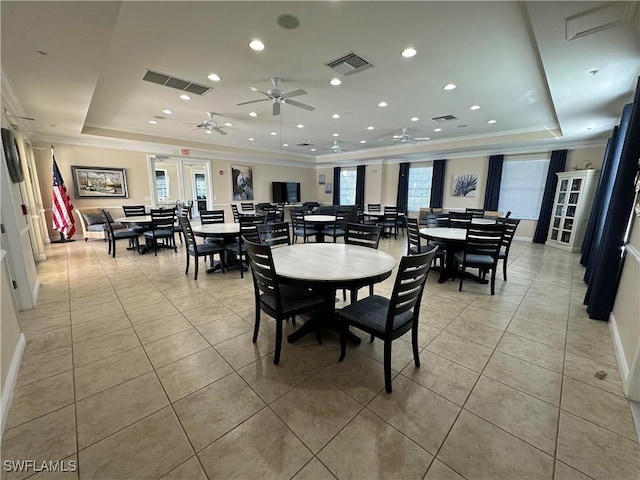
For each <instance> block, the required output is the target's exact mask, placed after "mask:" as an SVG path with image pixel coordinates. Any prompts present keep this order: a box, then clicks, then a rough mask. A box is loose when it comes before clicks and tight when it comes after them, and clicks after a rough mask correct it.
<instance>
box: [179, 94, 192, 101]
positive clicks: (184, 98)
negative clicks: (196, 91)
mask: <svg viewBox="0 0 640 480" xmlns="http://www.w3.org/2000/svg"><path fill="white" fill-rule="evenodd" d="M180 99H181V100H191V97H190V96H189V95H187V94H186V93H183V94H182V95H180Z"/></svg>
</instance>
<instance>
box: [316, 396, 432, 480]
mask: <svg viewBox="0 0 640 480" xmlns="http://www.w3.org/2000/svg"><path fill="white" fill-rule="evenodd" d="M318 458H319V459H320V460H321V461H322V463H324V464H325V465H326V466H327V467H328V468H329V470H331V472H333V474H334V475H335V476H336V477H338V478H403V479H411V478H416V479H419V478H422V477H423V476H424V474H425V473H426V471H427V468H428V466H429V464H430V462H431V460H432V458H433V457H432V456H431V455H430V454H429V453H427V452H426V451H425V450H423V449H421V448H420V447H418V446H417V445H416V444H415V443H413V442H412V441H411V440H409V439H408V438H406V437H405V436H403V435H402V434H401V433H399V432H398V431H397V430H395V429H394V428H393V427H391V426H390V425H388V424H387V423H385V422H384V421H382V420H381V419H380V418H378V417H377V416H375V415H374V414H373V413H371V412H370V411H368V410H367V409H365V410H363V411H362V412H361V413H360V414H358V416H357V417H356V418H354V419H353V420H352V421H351V422H350V423H349V424H348V425H347V426H346V427H345V428H344V429H343V430H342V431H341V432H340V433H339V434H338V435H337V436H336V437H335V438H334V439H333V440H332V441H331V442H330V443H329V444H328V445H327V446H326V447H325V448H324V449H323V450H322V451H321V452H320V454H319V455H318ZM381 458H384V461H381Z"/></svg>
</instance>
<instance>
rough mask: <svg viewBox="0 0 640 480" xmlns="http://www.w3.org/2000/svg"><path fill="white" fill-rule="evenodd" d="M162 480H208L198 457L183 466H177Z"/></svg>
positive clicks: (192, 458)
mask: <svg viewBox="0 0 640 480" xmlns="http://www.w3.org/2000/svg"><path fill="white" fill-rule="evenodd" d="M160 480H207V476H206V475H205V473H204V470H203V469H202V465H200V461H199V460H198V457H196V456H193V457H191V458H190V459H189V460H187V461H186V462H184V463H183V464H182V465H179V466H177V467H176V468H174V469H173V470H171V471H170V472H169V473H167V474H166V475H163V476H162V477H161V479H160Z"/></svg>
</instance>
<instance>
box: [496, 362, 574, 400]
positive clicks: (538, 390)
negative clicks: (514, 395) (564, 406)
mask: <svg viewBox="0 0 640 480" xmlns="http://www.w3.org/2000/svg"><path fill="white" fill-rule="evenodd" d="M484 375H486V376H487V377H489V378H492V379H494V380H497V381H499V382H501V383H504V384H506V385H509V386H511V387H513V388H515V389H517V390H520V391H523V392H525V393H528V394H529V395H533V396H534V397H536V398H538V399H540V400H543V401H545V402H548V403H551V404H553V405H556V406H557V405H559V404H560V389H561V386H562V376H561V375H560V374H558V373H555V372H552V371H551V370H547V369H545V368H542V367H538V366H537V365H534V364H532V363H529V362H525V361H523V360H520V359H519V358H515V357H512V356H510V355H505V354H504V353H500V352H495V353H494V354H493V357H492V358H491V360H490V361H489V363H488V364H487V368H486V369H485V370H484Z"/></svg>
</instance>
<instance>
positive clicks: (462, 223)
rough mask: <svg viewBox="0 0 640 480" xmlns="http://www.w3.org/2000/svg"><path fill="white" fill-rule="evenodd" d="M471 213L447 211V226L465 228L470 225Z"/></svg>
mask: <svg viewBox="0 0 640 480" xmlns="http://www.w3.org/2000/svg"><path fill="white" fill-rule="evenodd" d="M472 218H473V214H472V213H466V212H465V213H462V212H449V227H451V228H467V227H468V226H469V225H471V219H472Z"/></svg>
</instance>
